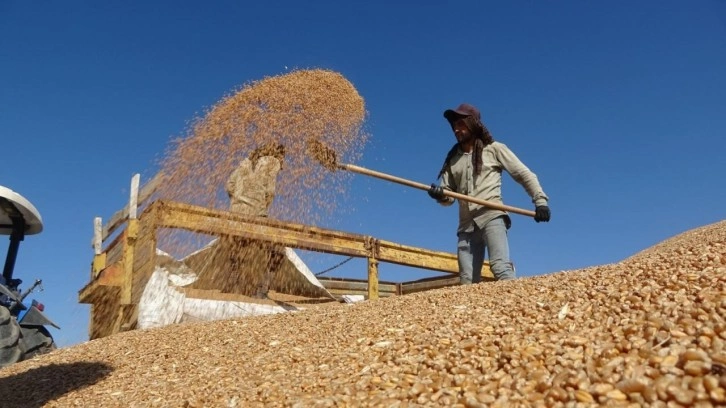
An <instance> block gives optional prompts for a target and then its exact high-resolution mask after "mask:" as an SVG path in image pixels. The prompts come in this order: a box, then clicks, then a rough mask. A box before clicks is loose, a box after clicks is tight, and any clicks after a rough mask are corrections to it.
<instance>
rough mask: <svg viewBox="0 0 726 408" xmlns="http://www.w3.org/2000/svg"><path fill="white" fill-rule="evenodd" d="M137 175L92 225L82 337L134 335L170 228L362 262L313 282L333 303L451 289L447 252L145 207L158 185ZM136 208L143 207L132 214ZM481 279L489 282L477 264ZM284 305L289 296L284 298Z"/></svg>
mask: <svg viewBox="0 0 726 408" xmlns="http://www.w3.org/2000/svg"><path fill="white" fill-rule="evenodd" d="M139 179H140V177H139V175H138V174H137V175H135V176H134V177H133V178H132V181H131V189H130V200H129V203H128V204H127V205H126V206H125V207H124V208H123V209H121V210H119V211H118V212H116V213H115V214H114V215H113V216H112V217H111V218H110V220H109V221H108V222H107V223H106V224H105V225H104V224H103V223H102V221H101V219H100V218H96V219H95V220H94V238H93V242H92V245H93V248H94V253H95V256H94V258H93V262H92V265H91V276H90V281H89V283H88V284H87V285H86V286H85V287H83V288H82V289H81V290H80V291H79V295H78V299H79V302H80V303H85V304H90V305H91V318H90V327H89V338H90V339H95V338H100V337H105V336H109V335H111V334H114V333H118V332H121V331H126V330H133V329H135V328H136V323H137V318H138V305H139V300H140V298H141V294H142V292H143V290H144V287H145V286H146V284H147V282H148V280H149V278H150V276H151V274H152V272H153V271H154V269H155V268H156V267H157V266H158V263H159V262H160V260H159V257H158V255H157V239H158V234H159V231H160V230H161V229H178V230H184V231H190V232H195V233H202V234H207V235H210V236H216V237H222V236H227V237H241V238H245V239H251V240H256V241H263V242H274V243H276V244H280V245H284V246H286V247H289V248H296V249H302V250H310V251H317V252H323V253H329V254H336V255H341V256H348V257H355V258H365V259H367V272H368V274H367V276H368V279H367V280H359V279H347V278H335V277H324V278H319V281H320V282H321V283H322V284H323V285H324V286H325V288H326V289H327V290H328V291H329V292H330V293H331V294H333V295H334V296H342V295H355V294H358V295H363V296H364V297H365V298H366V299H370V300H374V299H378V298H379V297H385V296H394V295H404V294H407V293H414V292H419V291H424V290H430V289H435V288H441V287H445V286H452V285H457V284H458V282H459V278H458V266H457V260H456V255H455V254H453V253H447V252H441V251H432V250H428V249H423V248H416V247H412V246H407V245H402V244H398V243H395V242H390V241H385V240H382V239H378V238H375V237H371V236H365V235H360V234H353V233H348V232H342V231H335V230H330V229H325V228H318V227H313V226H308V225H302V224H295V223H289V222H281V221H277V220H274V219H268V218H260V217H247V216H242V215H240V214H236V213H232V212H229V211H223V210H215V209H209V208H204V207H199V206H194V205H189V204H185V203H180V202H171V201H165V200H154V201H152V202H149V203H148V204H147V203H146V201H147V200H149V198H150V197H151V196H152V193H153V192H154V190H155V189H156V187H157V186H158V184H159V183H160V182H161V176H159V175H157V176H156V177H155V178H154V179H152V180H151V181H150V182H149V183H147V184H146V185H145V186H144V187H143V188H142V189H140V190H139ZM139 208H143V210H142V211H141V213H140V214H137V211H138V209H139ZM380 262H387V263H392V264H398V265H404V266H409V267H414V268H422V269H428V270H432V271H438V272H442V276H441V277H434V278H426V279H420V280H416V281H410V282H381V281H379V279H378V265H379V263H380ZM482 276H484V277H485V279H488V280H493V276H492V274H491V272H490V270H489V268H488V265H486V264H485V265H484V268H483V271H482ZM193 292H194V294H193V296H202V297H206V298H209V299H220V300H231V299H233V298H234V294H229V293H220V292H219V291H215V290H205V291H202V290H194V291H193ZM288 295H289V296H290V299H291V301H294V300H295V294H294V293H291V294H288Z"/></svg>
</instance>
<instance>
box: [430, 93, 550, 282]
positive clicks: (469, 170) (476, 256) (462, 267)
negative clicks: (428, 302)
mask: <svg viewBox="0 0 726 408" xmlns="http://www.w3.org/2000/svg"><path fill="white" fill-rule="evenodd" d="M444 117H445V118H446V120H448V121H449V124H450V125H451V129H452V130H453V131H454V136H455V137H456V144H454V146H453V147H452V148H451V150H449V153H448V154H447V155H446V159H445V160H444V165H443V167H442V168H441V171H440V172H439V175H438V178H439V183H440V184H439V185H436V184H432V185H431V188H430V189H429V191H428V193H429V195H430V196H431V197H432V198H433V199H435V200H436V201H437V202H439V203H440V204H441V205H444V206H449V205H451V204H453V203H454V199H453V198H451V197H448V196H446V195H445V193H444V190H449V191H453V192H457V193H460V194H466V195H469V196H472V197H475V198H479V199H482V200H486V201H489V202H493V203H502V194H501V186H502V169H503V170H506V171H507V172H508V173H509V174H510V175H511V176H512V178H513V179H514V180H515V181H517V182H518V183H519V184H521V185H522V187H524V189H525V190H526V191H527V193H528V194H529V196H530V197H531V198H532V202H533V203H534V204H535V208H536V210H535V216H534V220H535V221H536V222H548V221H549V220H550V209H549V207H548V205H547V201H548V197H547V195H546V194H545V193H544V191H542V187H541V186H540V184H539V181H538V180H537V176H536V175H535V174H534V173H533V172H532V171H530V170H529V168H527V166H525V165H524V164H523V163H522V162H521V161H520V160H519V158H517V156H516V155H515V154H514V153H513V152H512V151H511V150H509V148H508V147H507V146H506V145H504V144H503V143H500V142H495V141H494V139H493V138H492V135H491V133H489V130H488V129H487V128H486V126H485V125H484V124H483V123H482V121H481V115H480V113H479V110H478V109H477V108H476V107H475V106H473V105H469V104H466V103H464V104H461V105H459V106H458V107H457V108H456V109H447V110H446V111H445V112H444ZM510 226H511V220H510V218H509V215H508V214H507V213H506V212H505V211H501V210H497V209H492V208H488V207H485V206H481V205H478V204H473V203H469V202H465V201H463V200H459V226H458V229H457V236H458V245H457V257H458V261H459V274H460V275H459V276H460V279H461V283H462V284H464V285H466V284H471V283H478V282H481V268H482V265H483V263H484V254H485V251H486V250H488V251H489V266H490V268H491V270H492V274H493V275H494V277H495V278H496V279H497V280H504V279H514V277H515V272H514V267H513V266H512V262H511V261H510V259H509V242H508V238H507V230H508V229H509V227H510Z"/></svg>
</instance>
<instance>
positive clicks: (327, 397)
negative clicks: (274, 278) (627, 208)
mask: <svg viewBox="0 0 726 408" xmlns="http://www.w3.org/2000/svg"><path fill="white" fill-rule="evenodd" d="M725 316H726V221H723V222H719V223H717V224H713V225H709V226H705V227H702V228H699V229H696V230H693V231H688V232H686V233H683V234H681V235H679V236H677V237H674V238H672V239H670V240H667V241H665V242H663V243H662V244H659V245H657V246H655V247H653V248H651V249H649V250H647V251H644V252H642V253H640V254H638V255H636V256H634V257H632V258H629V259H627V260H625V261H623V262H621V263H617V264H611V265H604V266H598V267H592V268H587V269H583V270H578V271H569V272H560V273H554V274H550V275H544V276H539V277H532V278H522V279H517V280H513V281H502V282H494V283H482V284H478V285H471V286H461V287H453V288H446V289H441V290H435V291H430V292H423V293H418V294H413V295H406V296H401V297H394V298H386V299H382V300H378V301H368V302H364V303H360V304H355V305H353V306H348V305H337V306H332V307H329V308H323V309H317V310H307V311H301V312H295V313H287V314H282V315H271V316H263V317H254V318H247V319H240V320H230V321H218V322H210V323H203V324H188V325H177V326H168V327H164V328H161V329H154V330H150V331H132V332H126V333H121V334H118V335H114V336H111V337H108V338H104V339H100V340H94V341H91V342H88V343H84V344H81V345H77V346H74V347H72V348H67V349H62V350H58V351H56V352H53V353H52V354H49V355H45V356H42V357H40V358H37V359H34V360H30V361H25V362H21V363H18V364H16V365H13V366H10V367H8V368H6V369H4V370H2V371H0V401H2V406H3V407H26V406H42V405H47V406H61V407H66V406H103V407H155V406H158V407H169V406H173V407H211V406H214V407H250V406H300V407H303V406H305V407H307V406H311V407H312V406H320V407H327V406H356V407H357V406H432V405H435V406H462V407H484V406H499V407H510V406H533V407H537V406H542V407H544V406H553V407H558V406H559V407H567V406H593V405H607V406H633V407H635V406H654V407H666V406H667V407H710V406H717V405H721V406H723V405H724V404H726V322H725V321H724V319H725Z"/></svg>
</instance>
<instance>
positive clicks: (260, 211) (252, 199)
mask: <svg viewBox="0 0 726 408" xmlns="http://www.w3.org/2000/svg"><path fill="white" fill-rule="evenodd" d="M284 158H285V147H284V146H283V145H281V144H279V143H267V144H265V145H262V146H260V147H259V148H257V149H255V150H254V151H253V152H252V153H251V154H250V156H249V157H248V158H246V159H244V160H243V161H242V162H241V163H240V165H239V166H238V167H237V168H236V169H235V170H234V171H233V172H232V174H231V175H230V177H229V179H227V186H226V187H227V194H229V200H230V209H229V210H230V211H231V212H235V213H239V214H244V215H253V216H257V217H267V215H268V214H267V213H268V210H269V208H270V205H272V201H273V200H274V198H275V188H276V184H277V175H278V174H279V173H280V171H281V170H282V164H283V160H284ZM234 241H235V245H236V246H237V247H238V249H239V250H243V251H245V252H246V254H245V255H246V256H243V257H242V258H239V257H237V256H232V257H231V258H232V259H230V261H231V263H232V266H233V267H235V266H239V265H236V264H237V263H240V262H248V263H250V264H251V265H252V266H253V267H255V269H261V270H262V271H261V272H262V277H261V279H260V281H259V282H258V284H257V289H256V292H255V296H256V297H258V298H266V297H267V293H268V292H269V289H270V281H271V279H272V275H273V274H274V273H275V272H276V271H277V270H278V269H279V267H280V266H281V265H282V262H283V258H284V257H285V255H284V251H285V249H284V247H282V246H280V245H278V244H275V243H265V242H259V241H249V240H239V239H237V240H234ZM243 248H244V249H243Z"/></svg>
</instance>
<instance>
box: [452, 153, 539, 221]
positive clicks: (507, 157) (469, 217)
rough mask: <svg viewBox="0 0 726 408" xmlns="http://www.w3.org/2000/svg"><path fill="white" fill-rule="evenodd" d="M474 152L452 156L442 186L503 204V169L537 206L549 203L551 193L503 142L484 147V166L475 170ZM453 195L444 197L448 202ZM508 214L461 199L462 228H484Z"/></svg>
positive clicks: (460, 218)
mask: <svg viewBox="0 0 726 408" xmlns="http://www.w3.org/2000/svg"><path fill="white" fill-rule="evenodd" d="M472 158H473V154H471V153H464V152H462V151H461V150H459V151H458V152H457V153H456V154H455V155H454V157H452V158H451V161H450V162H449V166H448V168H447V169H446V170H445V171H444V173H443V174H442V175H441V186H442V187H443V188H445V189H448V190H451V191H454V192H457V193H460V194H466V195H468V196H472V197H475V198H478V199H481V200H486V201H490V202H493V203H499V204H502V203H503V202H502V170H506V171H507V172H508V173H509V174H510V175H511V176H512V178H513V179H514V180H515V181H516V182H517V183H519V184H520V185H522V187H524V189H525V190H526V191H527V194H529V196H530V197H531V198H532V202H533V203H534V204H535V206H539V205H547V200H548V197H547V195H546V194H545V193H544V191H542V187H541V186H540V184H539V181H538V180H537V176H536V175H535V174H534V173H533V172H532V171H531V170H530V169H529V168H527V166H525V165H524V163H522V161H520V160H519V158H517V156H516V155H515V154H514V153H513V152H512V151H511V150H509V148H508V147H507V146H506V145H505V144H504V143H500V142H493V143H491V144H489V145H488V146H486V147H484V149H483V150H482V169H481V173H480V174H478V175H475V174H474V163H473V162H472ZM453 203H454V199H453V198H451V197H446V199H445V200H443V201H441V204H442V205H445V206H448V205H451V204H453ZM503 214H506V212H505V211H501V210H495V209H491V208H488V207H484V206H481V205H479V204H474V203H470V202H468V201H463V200H459V227H458V230H457V231H459V232H464V231H465V232H471V231H473V230H474V225H475V224H476V225H477V226H478V227H479V228H483V227H484V225H486V223H488V222H489V221H491V220H492V219H494V218H496V217H498V216H500V215H503Z"/></svg>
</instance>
